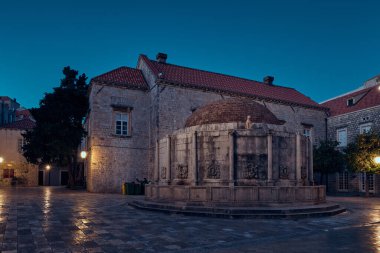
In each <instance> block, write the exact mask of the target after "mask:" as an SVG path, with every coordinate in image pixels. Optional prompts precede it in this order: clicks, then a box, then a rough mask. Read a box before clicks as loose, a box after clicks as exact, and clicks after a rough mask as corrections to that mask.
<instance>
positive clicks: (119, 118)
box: [115, 112, 130, 136]
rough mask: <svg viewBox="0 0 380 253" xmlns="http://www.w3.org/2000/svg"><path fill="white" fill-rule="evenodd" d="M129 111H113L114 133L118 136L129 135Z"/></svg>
mask: <svg viewBox="0 0 380 253" xmlns="http://www.w3.org/2000/svg"><path fill="white" fill-rule="evenodd" d="M129 117H130V113H125V112H116V113H115V134H116V135H119V136H129V135H130V126H129V123H130V119H129Z"/></svg>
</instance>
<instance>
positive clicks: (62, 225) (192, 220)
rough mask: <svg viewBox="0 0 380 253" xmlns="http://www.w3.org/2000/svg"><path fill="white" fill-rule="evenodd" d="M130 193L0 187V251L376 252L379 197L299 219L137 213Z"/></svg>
mask: <svg viewBox="0 0 380 253" xmlns="http://www.w3.org/2000/svg"><path fill="white" fill-rule="evenodd" d="M131 200H133V197H132V196H123V195H118V194H94V193H87V192H82V191H71V190H66V189H63V188H42V187H40V188H37V187H36V188H3V189H1V190H0V203H1V209H0V238H1V241H2V244H1V250H2V251H1V252H197V253H199V252H379V251H380V225H379V223H380V199H377V198H368V199H366V198H353V197H340V198H338V197H334V198H330V199H329V201H334V202H338V203H339V204H341V205H343V206H345V207H347V209H348V211H347V212H345V213H343V214H340V215H337V216H333V217H326V218H310V219H299V220H286V219H275V220H264V219H220V218H209V217H194V216H182V215H175V214H172V215H169V214H164V213H157V212H150V211H144V210H137V209H134V208H132V207H130V206H129V205H128V202H130V201H131Z"/></svg>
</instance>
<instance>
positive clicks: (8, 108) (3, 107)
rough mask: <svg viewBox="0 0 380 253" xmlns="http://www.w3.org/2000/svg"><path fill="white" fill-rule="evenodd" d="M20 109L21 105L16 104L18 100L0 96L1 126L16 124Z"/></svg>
mask: <svg viewBox="0 0 380 253" xmlns="http://www.w3.org/2000/svg"><path fill="white" fill-rule="evenodd" d="M19 108H20V104H19V103H17V102H16V99H11V98H10V97H7V96H0V126H3V125H6V124H9V123H12V122H14V121H15V120H16V111H17V109H19Z"/></svg>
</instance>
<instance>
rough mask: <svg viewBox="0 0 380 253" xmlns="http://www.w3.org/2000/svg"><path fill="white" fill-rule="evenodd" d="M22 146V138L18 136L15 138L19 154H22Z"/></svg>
mask: <svg viewBox="0 0 380 253" xmlns="http://www.w3.org/2000/svg"><path fill="white" fill-rule="evenodd" d="M23 146H24V139H23V138H20V139H18V140H17V150H18V152H19V153H20V154H22V147H23Z"/></svg>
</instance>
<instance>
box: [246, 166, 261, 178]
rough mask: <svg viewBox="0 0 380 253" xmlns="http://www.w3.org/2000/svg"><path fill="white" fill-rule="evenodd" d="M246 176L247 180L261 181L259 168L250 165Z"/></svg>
mask: <svg viewBox="0 0 380 253" xmlns="http://www.w3.org/2000/svg"><path fill="white" fill-rule="evenodd" d="M244 174H245V175H244V178H245V179H259V177H260V176H259V166H257V165H255V164H253V163H248V165H247V167H246V169H245V173H244Z"/></svg>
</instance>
